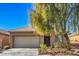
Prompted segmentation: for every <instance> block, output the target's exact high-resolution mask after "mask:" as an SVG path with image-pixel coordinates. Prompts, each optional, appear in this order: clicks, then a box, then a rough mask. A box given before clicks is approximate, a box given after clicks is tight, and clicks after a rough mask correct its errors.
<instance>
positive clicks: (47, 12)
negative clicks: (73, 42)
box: [31, 3, 79, 49]
mask: <svg viewBox="0 0 79 59" xmlns="http://www.w3.org/2000/svg"><path fill="white" fill-rule="evenodd" d="M34 5H35V10H34V11H32V12H31V24H32V26H33V27H34V28H35V29H36V32H37V33H39V34H43V35H48V36H51V35H52V34H53V35H58V34H59V35H62V36H64V38H65V39H66V41H67V46H66V47H67V49H70V41H69V37H68V33H69V32H70V31H71V30H70V27H72V28H74V29H76V27H77V28H79V27H78V25H79V23H78V21H79V20H78V17H79V11H78V10H79V5H78V4H65V3H64V4H60V3H59V4H52V3H43V4H41V3H38V4H34ZM73 16H74V17H73ZM70 17H73V18H72V19H70Z"/></svg>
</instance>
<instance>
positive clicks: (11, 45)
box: [10, 32, 44, 48]
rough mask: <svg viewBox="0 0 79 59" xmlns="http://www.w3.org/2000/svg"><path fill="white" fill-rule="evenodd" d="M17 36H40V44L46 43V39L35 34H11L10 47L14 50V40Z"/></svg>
mask: <svg viewBox="0 0 79 59" xmlns="http://www.w3.org/2000/svg"><path fill="white" fill-rule="evenodd" d="M16 36H38V37H39V39H40V43H44V37H43V36H39V35H37V34H36V33H34V32H11V33H10V47H11V48H12V47H13V45H14V38H15V37H16Z"/></svg>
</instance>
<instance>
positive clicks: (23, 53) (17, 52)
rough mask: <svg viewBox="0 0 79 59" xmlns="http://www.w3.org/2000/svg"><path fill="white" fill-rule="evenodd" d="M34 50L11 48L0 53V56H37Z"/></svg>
mask: <svg viewBox="0 0 79 59" xmlns="http://www.w3.org/2000/svg"><path fill="white" fill-rule="evenodd" d="M37 55H38V49H36V48H12V49H8V50H5V51H3V52H2V53H0V56H37Z"/></svg>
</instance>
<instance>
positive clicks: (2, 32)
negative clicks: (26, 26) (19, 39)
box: [0, 30, 10, 35]
mask: <svg viewBox="0 0 79 59" xmlns="http://www.w3.org/2000/svg"><path fill="white" fill-rule="evenodd" d="M0 33H1V34H6V35H10V33H9V32H8V31H5V30H0Z"/></svg>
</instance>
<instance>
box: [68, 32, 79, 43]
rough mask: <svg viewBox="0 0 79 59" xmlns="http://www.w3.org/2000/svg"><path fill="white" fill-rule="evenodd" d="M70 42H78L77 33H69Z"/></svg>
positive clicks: (78, 35) (78, 36)
mask: <svg viewBox="0 0 79 59" xmlns="http://www.w3.org/2000/svg"><path fill="white" fill-rule="evenodd" d="M69 38H70V41H71V43H79V34H77V33H73V34H71V35H69Z"/></svg>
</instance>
